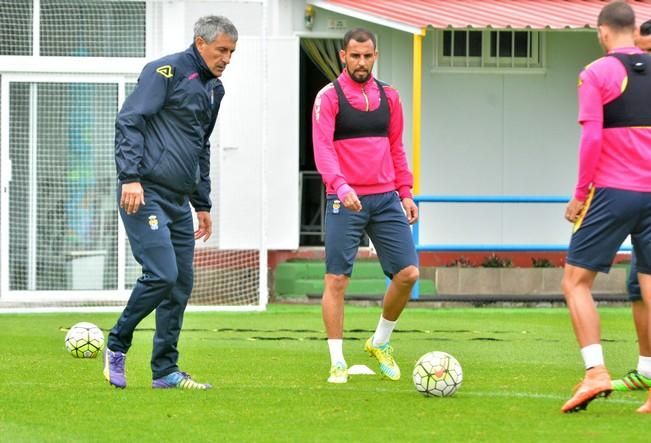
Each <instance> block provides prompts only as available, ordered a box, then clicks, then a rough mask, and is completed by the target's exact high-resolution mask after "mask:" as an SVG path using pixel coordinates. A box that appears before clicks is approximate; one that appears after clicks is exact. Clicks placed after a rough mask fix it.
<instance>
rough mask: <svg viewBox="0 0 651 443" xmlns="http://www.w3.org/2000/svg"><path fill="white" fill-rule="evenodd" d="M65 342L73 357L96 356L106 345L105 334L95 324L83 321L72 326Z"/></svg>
mask: <svg viewBox="0 0 651 443" xmlns="http://www.w3.org/2000/svg"><path fill="white" fill-rule="evenodd" d="M65 343H66V349H67V350H68V352H70V353H71V354H72V356H73V357H77V358H95V357H97V354H98V353H99V352H100V351H101V350H102V347H103V346H104V334H102V330H101V329H100V328H98V327H97V326H95V325H94V324H92V323H88V322H81V323H77V324H76V325H74V326H73V327H72V328H70V330H69V331H68V333H67V334H66V342H65Z"/></svg>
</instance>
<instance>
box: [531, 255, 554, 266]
mask: <svg viewBox="0 0 651 443" xmlns="http://www.w3.org/2000/svg"><path fill="white" fill-rule="evenodd" d="M531 266H533V267H534V268H555V267H556V266H554V263H552V262H551V260H549V259H547V258H544V257H532V258H531Z"/></svg>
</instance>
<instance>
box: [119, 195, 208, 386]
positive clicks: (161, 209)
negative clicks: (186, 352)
mask: <svg viewBox="0 0 651 443" xmlns="http://www.w3.org/2000/svg"><path fill="white" fill-rule="evenodd" d="M143 188H144V193H145V205H144V206H141V207H140V209H139V210H138V212H137V213H135V214H131V215H127V213H126V212H125V211H124V210H123V209H121V208H120V217H121V218H122V222H123V223H124V227H125V229H126V232H127V236H128V237H129V242H130V244H131V251H132V252H133V256H134V257H135V259H136V260H137V261H138V263H140V265H142V275H141V276H140V277H139V278H138V280H137V282H136V285H135V287H134V288H133V291H132V292H131V296H130V297H129V301H128V302H127V305H126V307H125V308H124V311H123V312H122V315H121V316H120V318H119V319H118V321H117V323H116V325H115V326H114V327H113V329H112V330H111V332H110V334H109V337H108V343H107V346H108V348H109V349H111V350H112V351H119V352H125V353H126V352H127V351H128V350H129V348H130V347H131V342H132V339H133V332H134V330H135V329H136V326H137V325H138V323H140V321H141V320H142V319H143V318H145V317H146V316H147V315H149V314H150V313H151V312H152V311H153V310H154V309H155V310H156V332H155V334H154V345H153V352H152V356H151V370H152V376H153V378H154V379H156V378H160V377H163V376H165V375H167V374H170V373H172V372H175V371H178V370H179V368H178V365H177V363H178V357H179V353H178V349H177V345H178V341H179V334H180V332H181V326H182V325H183V314H184V312H185V308H186V306H187V304H188V299H189V298H190V293H191V292H192V284H193V269H192V260H193V257H194V242H195V240H194V226H193V223H192V212H191V211H190V204H189V198H188V196H187V195H183V194H178V193H175V192H173V191H170V190H168V189H165V188H163V187H161V186H157V185H151V184H143ZM120 194H121V188H120V186H118V202H119V198H120Z"/></svg>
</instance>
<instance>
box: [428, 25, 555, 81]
mask: <svg viewBox="0 0 651 443" xmlns="http://www.w3.org/2000/svg"><path fill="white" fill-rule="evenodd" d="M446 31H448V32H452V40H451V42H452V43H451V44H452V45H454V35H455V34H456V33H463V32H466V33H469V32H481V33H482V47H481V53H482V54H481V56H480V57H476V56H475V57H471V56H469V55H460V56H455V55H452V56H444V55H443V54H444V47H443V41H444V39H443V33H444V32H446ZM493 32H497V36H498V37H499V35H500V34H503V33H509V32H510V33H515V32H527V33H528V36H529V38H530V39H531V53H530V54H529V56H528V57H516V56H515V55H512V56H510V57H498V56H491V53H490V50H491V33H493ZM513 35H515V34H513ZM545 35H546V33H545V32H542V31H537V30H532V29H473V28H464V29H438V30H436V31H435V32H434V44H433V48H434V51H433V52H434V54H433V57H432V68H431V72H432V73H446V72H466V73H511V74H544V73H545V72H546V69H545V46H546V45H545V43H546V41H545V40H546V39H545ZM469 42H470V39H469V38H467V39H466V51H467V52H468V51H469V44H470V43H469ZM498 43H499V42H497V43H496V44H498ZM514 46H515V38H513V39H512V53H514V52H515V48H514ZM498 48H499V46H498Z"/></svg>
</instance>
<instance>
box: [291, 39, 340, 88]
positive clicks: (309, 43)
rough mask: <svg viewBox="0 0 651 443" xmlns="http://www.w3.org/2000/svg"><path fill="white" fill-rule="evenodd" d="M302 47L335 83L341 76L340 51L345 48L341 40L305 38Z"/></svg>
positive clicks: (302, 40)
mask: <svg viewBox="0 0 651 443" xmlns="http://www.w3.org/2000/svg"><path fill="white" fill-rule="evenodd" d="M301 47H302V48H303V51H305V53H306V54H307V56H308V57H310V60H312V62H313V63H314V64H315V65H316V66H317V67H318V68H319V71H321V72H322V73H323V75H325V76H326V78H327V79H328V80H330V81H334V80H335V79H336V78H337V77H338V76H339V74H340V73H341V62H340V60H339V51H340V50H341V49H342V47H343V41H342V40H341V39H330V38H328V39H325V38H303V39H301Z"/></svg>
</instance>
